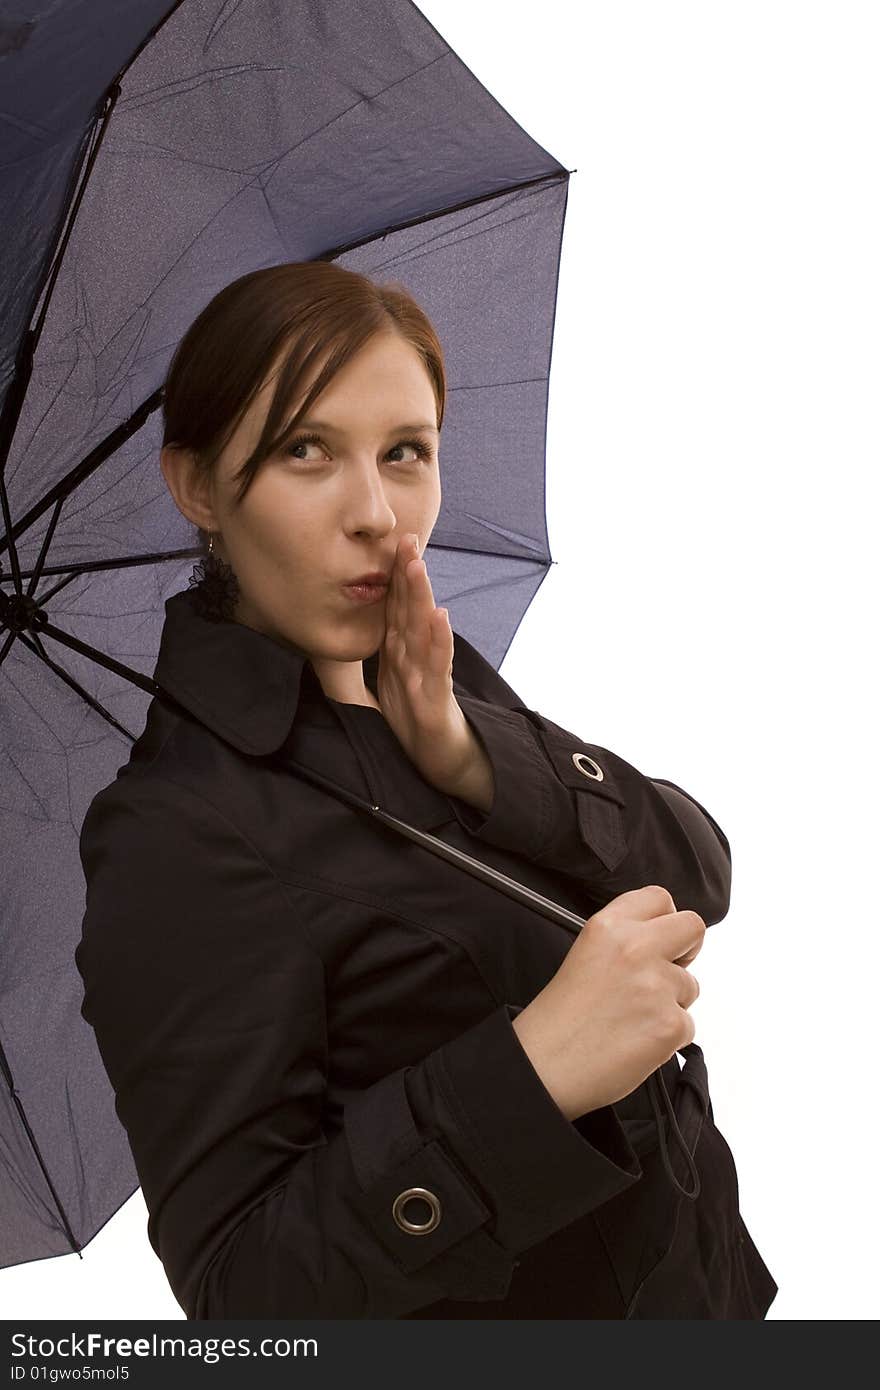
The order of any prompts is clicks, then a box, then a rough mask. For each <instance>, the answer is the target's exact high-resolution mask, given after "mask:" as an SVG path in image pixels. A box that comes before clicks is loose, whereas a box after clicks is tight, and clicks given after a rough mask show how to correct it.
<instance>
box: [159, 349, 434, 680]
mask: <svg viewBox="0 0 880 1390" xmlns="http://www.w3.org/2000/svg"><path fill="white" fill-rule="evenodd" d="M273 389H274V378H273V377H271V376H270V377H269V378H268V379H267V380H266V381H265V382H264V384H263V386H262V388H261V390H260V392H259V393H258V394H257V396H256V398H255V399H254V402H253V403H252V405H251V407H250V409H249V411H248V413H247V414H246V415H245V417H244V418H243V420H242V421H241V423H240V425H239V428H238V430H237V431H236V433H235V434H234V435H233V437H232V438H231V439H230V441H229V444H228V445H227V447H226V449H225V450H224V452H223V454H222V455H221V457H220V459H219V460H218V463H217V467H216V469H215V472H214V475H213V478H212V481H211V484H210V486H209V488H208V491H207V494H203V495H202V497H200V499H199V502H198V503H195V504H194V499H193V498H192V497H188V496H187V495H186V486H187V484H186V481H185V480H184V479H183V477H182V475H181V467H179V466H178V464H177V463H176V462H175V463H174V464H173V465H171V464H170V463H169V459H168V457H167V456H168V455H169V452H171V451H168V450H163V453H162V468H163V472H164V473H165V477H166V480H167V481H168V484H169V487H170V488H171V489H172V491H173V492H174V494H175V499H176V500H177V503H178V506H179V507H180V510H181V511H183V512H184V514H185V515H187V516H189V517H190V519H191V520H193V521H195V522H196V524H197V525H199V526H201V527H202V528H203V529H204V530H212V531H214V532H219V533H220V536H219V539H218V538H217V537H216V536H215V540H214V551H215V553H217V554H219V555H220V556H222V558H223V559H225V560H227V561H228V562H229V563H230V564H231V565H232V568H233V570H234V571H235V574H236V576H237V578H238V582H239V586H240V589H241V597H240V599H239V602H238V606H237V610H236V619H237V620H238V621H239V622H243V623H246V624H247V625H248V626H250V627H254V628H257V629H258V630H259V631H261V632H266V633H268V634H269V635H270V636H273V637H275V638H280V639H282V640H286V641H290V642H293V643H295V644H296V645H297V646H299V647H301V648H303V650H304V651H306V652H307V653H308V654H309V656H310V658H311V660H312V665H313V667H314V669H315V673H316V675H317V676H318V679H319V681H320V682H321V685H322V687H323V689H324V691H325V693H326V694H328V695H329V696H331V698H333V699H340V700H350V701H352V702H360V697H361V696H362V695H363V693H364V690H365V687H364V683H363V670H362V667H361V662H362V660H363V659H364V657H367V656H370V655H372V653H373V652H375V651H376V650H377V648H378V647H379V646H380V645H381V642H382V640H383V637H384V633H385V599H384V598H381V599H380V600H379V601H378V602H376V603H370V604H363V603H356V602H353V601H352V599H351V598H350V597H348V596H347V595H346V594H345V593H344V591H343V588H342V586H343V584H344V583H345V582H350V581H351V580H353V579H355V578H357V577H359V576H360V575H362V574H365V573H367V572H369V571H371V570H382V571H384V572H385V573H386V574H387V573H389V572H390V571H391V568H392V566H393V564H394V561H395V552H396V550H397V545H398V542H399V541H400V540H401V539H402V538H403V537H404V536H405V535H407V534H408V533H410V532H414V533H415V534H416V535H417V536H418V539H419V553H420V554H421V553H422V552H423V551H424V549H425V546H426V545H427V543H428V539H429V537H430V535H431V532H432V530H433V529H434V523H435V521H436V520H437V515H438V513H439V510H440V473H439V461H438V448H439V433H438V430H437V425H436V420H437V405H436V400H435V397H434V391H433V389H432V386H431V382H430V378H429V377H428V374H427V371H426V370H425V367H424V364H423V363H422V360H421V358H420V357H419V355H418V353H417V352H416V350H415V349H414V348H413V347H412V345H411V344H410V343H408V342H406V341H405V340H404V339H403V338H401V337H400V336H399V335H398V334H396V333H395V332H393V331H391V332H382V333H378V334H376V335H374V336H373V338H371V339H370V340H369V341H368V342H367V343H366V344H365V346H364V347H363V348H362V349H361V350H360V351H359V352H358V353H357V354H356V355H355V356H354V357H353V358H351V359H350V361H348V362H347V363H346V364H345V366H344V367H342V368H341V369H340V371H339V372H337V374H336V376H335V377H334V379H333V380H332V381H331V382H330V384H329V386H328V387H327V388H326V389H325V390H324V391H323V392H322V394H321V395H320V396H319V397H318V398H317V400H316V401H315V402H314V403H313V405H312V408H311V409H310V410H309V413H308V418H307V420H306V421H304V422H303V423H302V424H301V425H300V427H299V429H298V430H297V433H296V435H295V436H294V437H293V439H292V440H291V441H290V442H289V443H288V444H286V445H285V446H284V448H283V450H282V451H280V452H279V453H278V454H277V455H276V456H274V457H272V458H269V459H266V461H265V462H264V463H263V464H262V466H261V468H260V470H259V471H258V473H257V475H256V477H255V478H254V481H253V482H252V484H251V486H250V489H249V491H248V492H247V494H246V496H245V498H244V500H243V502H242V503H241V504H240V505H239V506H237V507H236V506H234V505H233V500H232V499H233V493H234V483H233V481H232V479H233V475H234V474H235V472H236V470H237V469H238V467H239V466H240V464H241V463H243V462H244V460H245V458H247V456H248V454H249V453H250V451H251V449H252V447H253V446H254V445H255V443H256V441H257V439H258V437H259V433H260V430H261V428H262V424H263V421H264V419H265V416H266V414H267V412H268V408H269V401H270V397H271V394H272V391H273ZM304 394H305V390H304V391H303V396H304ZM300 399H302V397H301V398H300ZM298 404H299V402H295V403H294V408H295V407H296V406H297V405H298ZM417 426H418V428H416V427H417ZM305 435H314V436H316V438H315V439H313V440H306V439H304V438H303V436H305ZM411 440H412V441H414V442H410V441H411ZM419 440H421V441H422V443H423V444H424V446H425V449H426V452H425V454H424V456H422V455H421V454H420V452H419V451H418V441H419ZM184 471H185V470H184Z"/></svg>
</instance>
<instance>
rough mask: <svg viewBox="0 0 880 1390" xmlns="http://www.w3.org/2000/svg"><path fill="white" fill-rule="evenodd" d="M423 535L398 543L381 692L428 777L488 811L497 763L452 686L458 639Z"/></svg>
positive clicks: (394, 725) (390, 588)
mask: <svg viewBox="0 0 880 1390" xmlns="http://www.w3.org/2000/svg"><path fill="white" fill-rule="evenodd" d="M418 555H419V551H418V538H417V537H416V536H412V535H407V536H404V537H403V538H402V539H401V541H400V542H399V543H398V547H397V553H396V555H395V558H394V566H393V568H392V571H391V578H390V580H389V582H388V593H387V596H386V599H385V637H384V641H383V643H382V648H381V650H380V653H379V668H378V673H377V677H376V691H377V694H378V697H379V704H380V706H381V709H382V713H383V714H384V716H385V718H386V720H387V721H388V723H389V724H390V726H391V728H392V730H393V732H394V734H395V736H396V737H397V739H398V741H399V742H400V744H401V745H402V747H403V749H404V751H405V752H406V754H407V756H408V757H409V759H410V761H411V762H413V763H414V764H415V766H416V767H417V768H418V770H419V772H420V773H421V775H422V776H423V777H424V779H425V781H426V782H430V783H431V785H432V786H435V787H436V788H437V790H438V791H441V792H443V793H444V794H445V795H446V796H456V797H459V798H460V799H461V800H462V801H467V802H469V803H470V804H471V805H473V806H477V807H479V809H480V810H481V811H484V812H488V811H489V810H490V808H491V805H492V799H493V797H494V794H495V788H494V780H493V777H492V765H491V763H490V761H489V759H488V757H487V755H486V752H485V750H484V748H483V746H482V744H481V743H480V741H479V739H478V738H477V736H476V734H475V733H474V730H473V729H472V728H471V726H470V724H469V723H468V721H467V719H466V718H465V716H464V713H463V712H462V709H461V706H460V705H459V703H458V701H457V700H456V698H455V695H454V693H453V689H452V658H453V652H454V641H453V636H452V626H451V624H450V622H449V615H448V613H447V611H446V609H445V608H437V606H436V604H435V603H434V594H433V592H432V589H431V581H430V579H429V578H428V571H427V568H426V566H425V562H424V560H422V559H420V558H418Z"/></svg>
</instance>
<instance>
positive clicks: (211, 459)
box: [162, 261, 446, 554]
mask: <svg viewBox="0 0 880 1390" xmlns="http://www.w3.org/2000/svg"><path fill="white" fill-rule="evenodd" d="M388 330H392V331H397V332H398V333H399V334H400V335H401V337H403V338H405V339H406V340H407V342H409V343H411V344H412V346H413V347H414V348H415V349H416V351H417V352H418V353H419V354H420V356H421V358H422V361H423V362H424V364H425V368H426V370H427V372H428V376H429V377H430V379H431V384H432V386H433V388H434V395H435V398H436V401H437V428H438V430H439V429H441V428H442V425H443V413H444V409H445V405H446V373H445V369H444V363H443V350H442V348H441V346H440V341H439V339H438V337H437V334H436V332H435V331H434V328H433V327H432V325H431V323H430V320H429V319H428V317H427V315H426V314H425V312H424V310H423V309H421V308H420V307H419V305H418V304H417V303H416V301H415V299H414V298H413V297H412V295H411V294H410V293H409V291H408V290H407V289H406V288H405V287H404V286H403V285H402V284H400V283H399V282H391V283H389V284H384V285H379V284H376V283H374V281H372V280H370V279H368V278H367V276H366V275H361V274H359V273H358V272H357V271H354V270H346V269H345V268H343V267H342V266H340V265H335V264H334V263H333V262H330V261H288V262H286V263H285V264H283V265H273V266H267V267H266V268H264V269H262V270H253V271H250V272H249V273H248V274H247V275H242V276H241V277H240V278H239V279H238V280H233V281H232V283H231V284H229V285H226V286H225V288H224V289H222V290H220V291H219V293H217V294H216V295H215V296H214V298H213V299H211V300H210V301H209V302H208V303H207V304H206V305H205V307H204V309H202V311H201V313H200V314H199V315H198V317H197V318H196V319H195V320H194V322H193V323H192V324H191V325H190V327H189V328H188V329H187V331H186V333H185V334H184V336H183V337H182V338H181V340H180V342H179V343H178V346H177V348H176V350H175V353H174V356H173V357H172V359H171V363H170V366H169V368H168V374H167V376H166V379H165V384H164V388H163V402H162V413H163V420H164V430H163V437H162V445H163V447H165V446H166V445H169V446H171V445H176V446H177V447H178V448H182V449H191V450H193V452H194V454H195V455H196V458H197V463H198V467H199V468H201V469H203V470H204V471H205V473H206V474H208V475H210V472H211V470H212V468H213V467H214V465H215V464H216V462H217V459H218V458H219V456H220V454H221V453H222V452H223V450H224V448H225V447H226V445H227V443H228V442H229V440H230V439H231V437H232V435H233V434H234V432H235V430H236V428H237V426H238V424H239V423H240V421H241V419H242V417H243V416H244V414H245V413H246V411H247V409H248V407H249V406H250V404H251V402H252V401H253V399H254V397H255V396H256V394H257V391H258V390H259V388H260V386H261V385H262V384H263V382H264V380H265V378H266V373H267V370H268V367H269V365H270V364H271V363H273V362H274V361H275V359H276V357H278V355H279V354H280V353H282V351H283V350H284V349H285V348H286V349H287V352H286V355H285V356H284V359H283V361H282V362H281V365H280V368H279V370H278V375H277V385H276V387H275V393H274V395H273V397H272V401H271V404H270V406H269V410H268V413H267V415H266V420H265V424H264V425H263V431H262V434H261V435H260V438H259V439H258V441H257V443H256V446H255V447H254V449H253V451H252V453H251V454H250V456H249V458H247V459H245V461H244V463H243V464H242V465H241V468H240V469H239V471H238V473H237V474H236V475H235V476H236V478H237V479H238V480H239V482H238V489H237V492H236V496H235V505H239V504H240V503H241V502H242V500H243V498H244V497H245V494H246V493H247V491H248V489H249V487H250V485H251V483H252V482H253V480H254V478H255V477H256V474H257V472H258V470H259V468H260V465H261V464H262V463H263V461H264V460H265V459H267V458H269V457H270V456H271V455H273V454H274V453H276V452H277V451H278V450H279V449H280V448H282V447H283V445H284V443H285V441H286V440H287V439H289V438H290V437H291V436H292V435H293V433H294V431H295V430H296V428H297V425H298V422H299V420H300V419H302V418H303V417H304V416H305V415H306V413H307V411H308V410H309V408H310V407H311V405H312V403H313V401H315V400H316V399H317V397H318V396H319V395H320V394H321V392H322V391H323V390H324V388H325V387H326V386H327V385H328V383H329V382H330V381H331V379H332V378H333V377H334V376H335V374H336V373H337V372H338V371H339V369H340V368H341V367H342V366H344V364H345V363H346V362H347V361H348V360H349V358H350V357H352V356H354V354H355V353H356V352H357V351H358V350H359V349H360V348H361V347H362V346H363V345H364V344H365V343H366V342H367V340H368V339H369V338H370V337H372V335H373V334H374V333H377V332H382V331H386V332H387V331H388ZM325 354H327V360H326V362H325V363H324V367H323V369H322V370H321V372H320V373H319V375H318V376H317V378H316V379H315V381H314V383H313V385H312V387H311V389H310V390H309V392H308V394H307V395H306V397H305V399H304V400H303V402H302V405H301V406H300V408H299V410H298V411H297V412H296V414H295V415H294V416H293V417H292V418H291V419H289V420H287V423H286V424H285V418H286V416H287V412H288V410H289V408H290V402H291V401H292V400H293V399H295V398H296V396H297V395H298V394H299V392H300V391H301V390H302V384H303V382H304V380H305V378H306V377H307V376H308V375H310V374H311V373H312V372H313V371H314V370H315V369H316V367H317V364H318V362H319V361H320V360H321V358H322V357H323V356H324V355H325ZM198 534H199V549H200V551H201V553H202V554H204V553H205V552H206V550H207V539H208V538H207V535H206V533H205V532H204V531H203V530H202V529H201V527H199V528H198Z"/></svg>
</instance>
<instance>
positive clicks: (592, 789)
mask: <svg viewBox="0 0 880 1390" xmlns="http://www.w3.org/2000/svg"><path fill="white" fill-rule="evenodd" d="M454 672H455V674H456V692H455V693H456V698H457V699H458V703H459V704H460V706H461V708H462V711H463V713H464V715H465V717H466V719H467V721H468V723H469V724H470V725H471V727H472V728H473V729H474V731H475V733H476V735H477V737H478V738H479V740H480V742H481V744H482V746H483V748H484V749H485V751H486V753H487V755H488V758H489V761H490V763H491V764H492V775H493V779H494V784H495V793H494V799H493V801H492V806H491V808H490V810H489V811H488V813H484V812H482V811H481V810H479V809H478V808H477V807H475V806H471V805H469V804H467V803H466V802H464V801H461V800H459V798H457V797H450V804H451V805H452V808H453V810H454V812H455V816H456V818H457V820H458V821H459V823H460V824H461V825H462V826H463V827H464V829H465V830H466V831H467V832H468V834H469V835H471V836H472V837H473V838H474V839H476V840H478V841H485V842H486V843H487V844H490V845H495V846H496V847H497V848H499V849H504V850H509V851H511V852H513V853H515V854H519V855H521V856H522V857H524V858H525V859H527V860H531V861H532V862H533V863H535V864H539V865H545V866H546V867H548V868H550V869H554V870H557V871H558V872H561V873H564V874H569V875H571V876H572V877H573V878H575V879H578V880H580V881H581V882H582V883H583V884H584V885H585V888H586V889H587V891H588V893H589V895H590V900H591V903H595V906H590V907H589V910H590V911H595V910H597V909H598V907H600V906H601V905H602V904H603V903H606V902H608V901H609V900H610V899H611V898H613V897H616V896H617V895H618V894H619V893H624V892H627V891H628V890H629V889H631V888H642V887H644V886H645V885H646V884H649V883H658V884H661V885H662V886H663V887H664V888H668V889H669V892H670V893H671V894H672V898H673V901H674V902H675V905H676V908H678V910H679V911H681V910H682V909H685V908H690V909H692V910H694V911H696V912H699V914H700V916H701V917H703V918H704V920H705V921H706V924H707V925H709V926H711V925H712V924H713V923H715V922H719V921H721V919H722V917H724V916H725V915H726V913H727V911H728V909H729V907H730V889H731V854H730V844H729V842H728V840H727V837H726V835H725V834H724V832H723V831H722V829H721V827H720V826H719V825H718V823H717V821H715V820H713V818H712V816H711V815H710V814H709V812H708V811H707V810H706V808H705V807H704V806H701V805H700V803H699V802H698V801H697V800H696V799H695V798H694V797H693V796H691V795H690V793H688V792H686V791H684V789H683V788H682V787H679V786H676V784H675V783H674V782H670V781H667V780H666V779H665V778H661V777H648V776H646V775H645V774H644V773H642V772H640V771H639V770H638V768H636V767H634V766H633V765H632V763H629V762H627V761H626V759H625V758H622V757H620V755H619V754H617V753H613V752H612V751H611V750H610V749H608V748H603V747H601V746H600V745H599V744H595V743H587V742H585V741H584V739H582V738H580V737H579V736H578V735H577V734H576V733H572V732H570V731H569V730H567V729H564V728H562V727H561V725H559V724H555V723H554V722H553V721H552V720H551V719H548V718H547V717H546V715H543V714H540V713H539V712H538V711H537V710H533V709H529V708H528V707H527V706H526V705H525V704H523V702H522V701H521V700H520V698H519V696H518V695H517V694H516V692H515V691H514V690H512V689H511V687H510V686H509V685H508V684H507V683H506V681H504V680H503V679H502V677H501V676H499V675H498V673H497V672H496V671H495V670H494V668H493V667H492V666H490V664H489V663H488V662H487V661H486V660H485V658H484V657H482V656H481V655H480V653H479V652H478V651H477V650H476V648H474V647H472V646H471V645H470V644H469V643H467V642H466V641H465V639H463V638H462V637H460V636H459V635H458V634H456V638H455V660H454ZM459 672H461V682H460V683H458V673H459Z"/></svg>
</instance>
